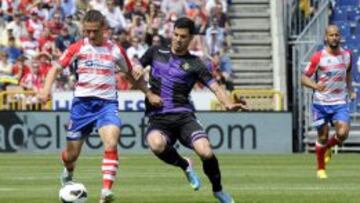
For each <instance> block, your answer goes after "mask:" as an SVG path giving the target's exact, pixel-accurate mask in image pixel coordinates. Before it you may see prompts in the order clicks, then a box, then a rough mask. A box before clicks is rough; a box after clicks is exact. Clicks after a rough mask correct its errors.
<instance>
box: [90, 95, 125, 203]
mask: <svg viewBox="0 0 360 203" xmlns="http://www.w3.org/2000/svg"><path fill="white" fill-rule="evenodd" d="M102 104H103V108H102V109H101V110H100V111H99V114H98V118H97V122H96V128H97V129H99V135H100V138H101V140H102V142H103V145H104V153H103V161H102V167H101V171H102V175H103V178H102V180H103V186H102V189H101V195H100V202H101V203H108V202H112V201H113V199H114V197H113V193H112V191H111V189H112V187H113V184H114V182H115V180H116V175H117V169H118V167H119V155H118V150H117V145H118V142H119V138H120V126H121V120H120V117H119V115H118V106H117V101H104V102H102Z"/></svg>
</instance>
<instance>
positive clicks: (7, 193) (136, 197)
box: [0, 153, 360, 203]
mask: <svg viewBox="0 0 360 203" xmlns="http://www.w3.org/2000/svg"><path fill="white" fill-rule="evenodd" d="M58 157H59V155H58V154H51V155H45V154H0V202H1V203H56V202H58V190H59V182H58V174H59V171H60V170H61V164H60V162H59V159H58ZM191 157H193V158H194V161H195V168H196V171H197V172H198V174H199V175H200V176H201V179H202V183H203V186H202V188H201V190H200V191H198V192H194V191H192V189H191V187H190V186H189V184H188V183H187V182H186V179H185V176H184V174H183V173H182V172H181V171H180V170H179V169H177V168H174V167H171V166H167V165H165V164H163V163H162V162H161V161H159V160H157V159H156V158H155V157H154V156H153V155H151V154H146V155H127V154H121V156H120V169H119V173H118V178H117V182H116V185H115V189H114V193H115V195H116V201H115V203H117V202H119V203H122V202H123V203H216V201H215V199H214V198H213V196H212V193H211V188H210V184H209V182H208V180H207V179H206V178H205V176H204V174H203V173H202V169H201V164H200V163H201V162H200V160H199V159H198V158H197V157H195V156H194V155H191ZM218 159H219V162H220V163H221V169H222V176H223V183H224V184H223V185H224V187H225V188H226V189H227V190H228V191H229V192H230V193H231V194H233V196H234V198H235V200H236V202H238V203H242V202H244V203H245V202H253V203H255V202H259V203H260V202H261V203H272V202H274V203H275V202H276V203H279V202H283V203H292V202H298V203H312V202H314V203H333V202H334V203H335V202H339V203H351V202H354V203H355V202H360V164H359V163H360V156H359V155H358V154H338V155H335V156H334V157H333V159H332V160H331V163H330V164H329V165H328V170H327V172H328V175H329V179H327V180H318V179H316V177H315V157H314V155H313V154H292V155H244V154H237V155H235V154H219V155H218ZM100 162H101V156H99V155H88V154H86V153H83V154H82V156H81V157H80V160H79V162H78V165H77V170H76V173H75V177H76V180H77V181H78V182H81V183H83V184H85V186H86V187H87V189H88V192H89V199H88V202H89V203H93V202H94V203H95V202H98V195H99V190H100V187H101V173H100Z"/></svg>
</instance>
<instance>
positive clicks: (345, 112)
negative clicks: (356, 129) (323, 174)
mask: <svg viewBox="0 0 360 203" xmlns="http://www.w3.org/2000/svg"><path fill="white" fill-rule="evenodd" d="M332 108H333V111H335V114H334V115H333V117H332V120H333V123H334V124H335V134H334V135H332V136H331V137H330V139H329V140H328V141H327V143H326V147H327V150H326V152H325V163H328V162H330V159H331V154H332V147H333V146H335V145H338V144H340V143H342V142H343V141H344V140H345V139H346V138H347V137H348V134H349V129H350V109H349V106H348V105H347V104H344V105H335V106H333V107H332Z"/></svg>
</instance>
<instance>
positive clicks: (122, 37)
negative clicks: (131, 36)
mask: <svg viewBox="0 0 360 203" xmlns="http://www.w3.org/2000/svg"><path fill="white" fill-rule="evenodd" d="M114 40H115V41H116V42H117V43H118V44H119V45H120V46H122V47H123V48H124V49H128V48H129V47H130V46H131V43H130V42H129V40H128V34H127V32H126V31H125V30H120V31H118V32H117V33H116V34H115V37H114Z"/></svg>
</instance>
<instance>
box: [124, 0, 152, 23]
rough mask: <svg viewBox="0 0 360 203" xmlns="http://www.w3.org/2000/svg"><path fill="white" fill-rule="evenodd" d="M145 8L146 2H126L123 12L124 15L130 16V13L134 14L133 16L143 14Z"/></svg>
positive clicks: (137, 0)
mask: <svg viewBox="0 0 360 203" xmlns="http://www.w3.org/2000/svg"><path fill="white" fill-rule="evenodd" d="M147 7H148V4H147V1H146V0H128V1H127V2H126V3H125V6H124V12H125V14H126V15H129V14H130V15H131V13H135V14H139V13H145V12H146V9H147ZM130 19H131V16H130ZM144 20H145V19H144Z"/></svg>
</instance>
